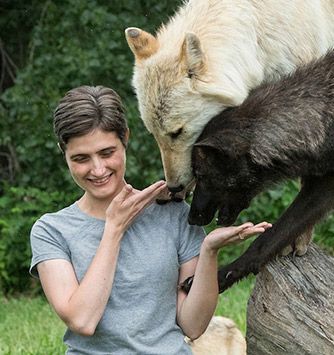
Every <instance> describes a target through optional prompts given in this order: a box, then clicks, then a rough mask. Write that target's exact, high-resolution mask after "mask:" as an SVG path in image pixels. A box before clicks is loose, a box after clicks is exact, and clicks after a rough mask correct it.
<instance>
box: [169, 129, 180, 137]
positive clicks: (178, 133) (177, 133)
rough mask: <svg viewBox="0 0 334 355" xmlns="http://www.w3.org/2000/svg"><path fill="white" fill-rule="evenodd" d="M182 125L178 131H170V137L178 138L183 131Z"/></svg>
mask: <svg viewBox="0 0 334 355" xmlns="http://www.w3.org/2000/svg"><path fill="white" fill-rule="evenodd" d="M182 130H183V129H182V127H181V128H179V129H178V130H177V131H175V132H172V133H170V134H169V135H170V137H171V138H172V139H176V138H177V137H178V136H179V135H180V134H181V133H182Z"/></svg>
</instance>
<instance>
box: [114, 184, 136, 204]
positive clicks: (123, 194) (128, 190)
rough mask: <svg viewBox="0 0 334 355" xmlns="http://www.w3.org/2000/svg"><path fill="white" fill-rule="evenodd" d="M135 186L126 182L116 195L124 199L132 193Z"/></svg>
mask: <svg viewBox="0 0 334 355" xmlns="http://www.w3.org/2000/svg"><path fill="white" fill-rule="evenodd" d="M132 191H133V187H132V186H131V185H130V184H125V185H124V187H123V189H122V190H121V191H120V193H119V194H118V195H117V196H116V197H115V198H117V199H119V200H121V201H124V200H125V199H126V198H127V197H128V196H129V195H130V193H132Z"/></svg>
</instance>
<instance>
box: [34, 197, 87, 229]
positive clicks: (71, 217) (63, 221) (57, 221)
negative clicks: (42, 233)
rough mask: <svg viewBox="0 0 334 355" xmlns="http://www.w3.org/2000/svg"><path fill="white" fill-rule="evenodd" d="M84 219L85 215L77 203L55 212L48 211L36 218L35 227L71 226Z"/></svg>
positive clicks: (56, 227)
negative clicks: (81, 212)
mask: <svg viewBox="0 0 334 355" xmlns="http://www.w3.org/2000/svg"><path fill="white" fill-rule="evenodd" d="M83 220H84V218H83V216H82V215H81V214H80V212H79V208H78V207H77V206H76V203H72V204H71V205H69V206H67V207H64V208H62V209H60V210H58V211H55V212H47V213H45V214H43V215H42V216H41V217H40V218H38V219H37V220H36V222H35V223H34V225H33V228H36V227H49V228H52V229H54V228H55V229H58V228H61V227H62V226H67V227H69V226H70V225H73V224H78V223H80V222H82V221H83Z"/></svg>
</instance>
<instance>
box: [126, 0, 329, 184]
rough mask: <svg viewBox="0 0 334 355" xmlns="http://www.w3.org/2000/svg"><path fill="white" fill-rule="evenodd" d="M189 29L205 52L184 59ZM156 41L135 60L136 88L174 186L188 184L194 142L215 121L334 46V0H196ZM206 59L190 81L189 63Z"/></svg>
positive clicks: (169, 179) (166, 170)
mask: <svg viewBox="0 0 334 355" xmlns="http://www.w3.org/2000/svg"><path fill="white" fill-rule="evenodd" d="M187 33H193V34H195V35H196V36H197V38H198V39H199V42H200V48H199V49H200V50H201V51H197V52H196V51H194V52H193V51H191V50H190V51H188V52H186V53H187V55H186V56H185V55H184V48H188V47H187V45H188V46H189V41H188V42H187V40H186V39H187ZM156 40H157V41H158V50H157V51H156V52H154V53H152V55H151V56H149V57H148V58H145V59H143V60H138V61H136V65H135V68H134V76H133V85H134V88H135V91H136V94H137V98H138V102H139V109H140V113H141V117H142V119H143V121H144V123H145V125H146V127H147V128H148V130H149V131H150V132H152V133H153V135H154V137H155V138H156V140H157V142H158V145H159V148H160V151H161V155H162V160H163V165H164V170H165V175H166V179H167V182H168V185H169V186H174V187H175V186H179V185H183V186H186V185H187V184H188V183H189V181H190V180H191V178H192V172H191V165H190V160H191V149H192V146H193V144H194V142H195V141H196V139H197V138H198V136H199V135H200V133H201V131H202V129H203V128H204V126H205V124H206V123H207V122H208V121H209V120H210V118H212V117H213V116H214V115H216V114H217V113H219V112H220V111H221V110H223V109H224V108H226V107H227V106H231V105H239V104H240V103H241V102H242V101H243V100H244V99H245V98H246V96H247V94H248V92H249V90H250V89H251V88H254V87H256V86H257V85H258V84H259V83H261V82H262V81H263V80H271V79H277V78H278V77H279V76H281V75H282V74H284V73H288V72H291V71H292V70H293V69H294V68H295V67H296V66H297V65H299V64H301V63H304V62H308V61H310V60H311V59H313V58H317V57H319V56H320V55H322V54H324V53H325V52H326V50H327V49H328V48H330V47H332V46H333V44H334V0H190V1H189V2H186V3H184V5H183V6H181V8H180V9H179V11H178V12H177V13H176V14H175V16H174V17H173V18H171V19H170V21H169V23H168V24H167V25H165V26H164V25H163V26H162V27H161V28H160V30H159V31H158V33H157V35H156ZM182 46H183V47H182ZM182 48H183V49H182ZM200 52H202V56H201V55H200V54H198V53H200ZM194 53H195V54H194ZM201 60H202V61H203V63H204V66H203V67H204V70H203V71H201V72H200V71H198V72H197V73H195V74H196V75H194V76H193V77H192V78H191V79H189V78H188V77H187V72H188V70H189V68H190V67H191V66H193V63H196V62H199V61H201ZM181 127H183V133H182V134H181V135H180V136H179V137H178V138H176V139H172V138H171V137H170V133H172V132H175V131H176V130H177V129H178V128H181Z"/></svg>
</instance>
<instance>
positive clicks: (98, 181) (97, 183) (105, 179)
mask: <svg viewBox="0 0 334 355" xmlns="http://www.w3.org/2000/svg"><path fill="white" fill-rule="evenodd" d="M111 176H112V173H111V174H109V175H106V176H103V177H101V178H98V179H96V178H95V179H92V178H88V179H87V180H89V181H90V182H91V183H92V184H93V185H95V186H101V185H105V184H106V183H108V182H109V180H110V178H111Z"/></svg>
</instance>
